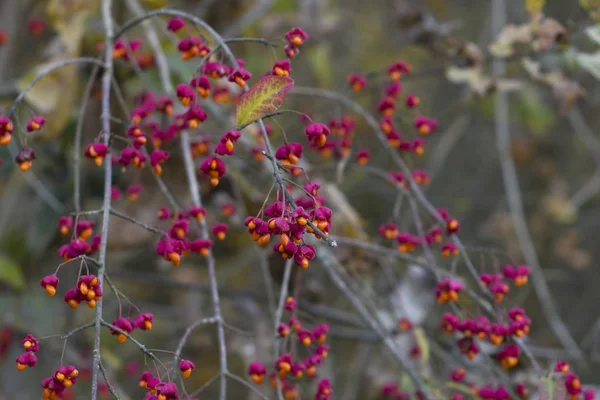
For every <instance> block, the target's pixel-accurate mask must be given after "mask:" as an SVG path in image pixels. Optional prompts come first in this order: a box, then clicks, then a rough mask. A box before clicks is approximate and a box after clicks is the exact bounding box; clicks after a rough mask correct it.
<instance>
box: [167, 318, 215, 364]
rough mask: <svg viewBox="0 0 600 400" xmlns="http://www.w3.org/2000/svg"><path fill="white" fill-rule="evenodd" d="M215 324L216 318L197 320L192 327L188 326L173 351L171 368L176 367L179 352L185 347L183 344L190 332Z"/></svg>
mask: <svg viewBox="0 0 600 400" xmlns="http://www.w3.org/2000/svg"><path fill="white" fill-rule="evenodd" d="M216 322H217V318H215V317H208V318H202V319H199V320H198V321H196V322H194V323H193V324H192V325H190V326H188V328H187V329H186V330H185V333H184V334H183V336H182V337H181V339H180V340H179V344H178V345H177V349H176V350H175V355H174V357H173V365H174V367H173V368H176V367H175V366H176V365H177V360H178V359H179V356H180V355H181V351H182V350H183V346H185V343H186V342H187V340H188V338H189V337H190V335H191V334H192V331H193V330H194V329H196V328H197V327H199V326H201V325H208V324H214V323H216Z"/></svg>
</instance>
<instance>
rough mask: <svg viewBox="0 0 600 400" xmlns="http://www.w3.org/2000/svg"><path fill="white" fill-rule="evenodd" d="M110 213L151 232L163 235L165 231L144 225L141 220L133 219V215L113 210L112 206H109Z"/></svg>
mask: <svg viewBox="0 0 600 400" xmlns="http://www.w3.org/2000/svg"><path fill="white" fill-rule="evenodd" d="M110 213H111V214H112V215H114V216H116V217H119V218H121V219H124V220H125V221H129V222H131V223H133V224H134V225H137V226H139V227H141V228H144V229H145V230H147V231H150V232H152V233H158V234H159V235H164V234H165V232H164V231H161V230H160V229H158V228H155V227H153V226H150V225H146V224H144V223H143V222H141V221H138V220H137V219H135V218H133V217H130V216H129V215H127V214H123V213H122V212H119V211H117V210H115V209H114V208H112V207H111V208H110Z"/></svg>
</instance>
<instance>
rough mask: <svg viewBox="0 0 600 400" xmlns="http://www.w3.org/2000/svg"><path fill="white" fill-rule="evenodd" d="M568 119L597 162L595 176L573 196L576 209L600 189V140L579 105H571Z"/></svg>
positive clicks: (572, 202) (572, 200)
mask: <svg viewBox="0 0 600 400" xmlns="http://www.w3.org/2000/svg"><path fill="white" fill-rule="evenodd" d="M567 119H568V120H569V123H570V124H571V128H572V129H573V131H575V134H576V135H577V136H578V137H579V140H581V142H582V143H583V144H584V146H585V148H586V149H588V150H589V152H590V154H591V155H592V158H593V159H594V163H595V164H596V173H595V174H594V176H593V177H592V178H591V179H590V180H589V182H588V183H586V185H585V186H584V187H582V188H581V189H579V191H578V192H577V193H575V194H574V195H573V197H572V198H571V204H572V205H573V206H574V207H575V208H576V209H579V208H580V207H581V206H582V205H583V204H584V203H586V202H587V201H589V200H590V199H591V198H593V197H594V195H596V194H597V193H598V191H600V177H599V176H600V140H598V138H597V137H596V135H595V134H594V131H593V130H592V128H590V126H589V125H588V123H587V122H586V121H585V118H584V117H583V114H582V113H581V110H580V109H579V107H577V105H574V106H573V107H571V110H570V111H569V113H568V114H567Z"/></svg>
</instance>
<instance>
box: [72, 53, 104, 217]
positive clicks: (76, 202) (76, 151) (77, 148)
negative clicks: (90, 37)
mask: <svg viewBox="0 0 600 400" xmlns="http://www.w3.org/2000/svg"><path fill="white" fill-rule="evenodd" d="M98 69H99V67H98V65H95V66H94V68H93V69H92V73H91V75H90V78H89V79H88V82H87V85H86V86H85V90H84V91H83V99H82V101H81V108H80V109H79V118H78V119H77V127H76V128H75V143H74V144H73V168H74V170H73V186H74V187H73V206H74V207H75V212H79V211H81V169H80V165H79V164H80V161H81V136H82V135H83V121H84V119H85V112H86V111H87V103H88V100H89V98H90V95H91V94H92V89H93V87H94V83H95V81H96V75H97V74H98Z"/></svg>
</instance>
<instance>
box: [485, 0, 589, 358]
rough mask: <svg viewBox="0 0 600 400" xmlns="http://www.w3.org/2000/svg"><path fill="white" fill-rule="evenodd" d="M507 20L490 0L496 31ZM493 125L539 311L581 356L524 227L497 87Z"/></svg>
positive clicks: (498, 68) (500, 3)
mask: <svg viewBox="0 0 600 400" xmlns="http://www.w3.org/2000/svg"><path fill="white" fill-rule="evenodd" d="M505 24H506V3H505V0H494V1H493V2H492V26H493V31H494V32H495V33H498V32H500V31H501V30H502V29H503V27H504V25H505ZM505 70H506V65H505V62H504V61H502V60H495V61H494V63H493V71H494V74H495V75H496V76H502V75H503V74H504V72H505ZM494 111H495V113H494V115H495V128H496V146H497V148H498V155H499V157H500V166H501V169H502V178H503V180H504V187H505V190H506V196H507V199H508V208H509V210H510V215H511V219H512V222H513V226H514V229H515V233H516V235H517V239H518V240H519V243H520V244H521V250H522V251H523V257H524V258H525V261H526V262H527V264H528V265H529V267H530V268H531V274H532V277H533V279H532V281H533V282H532V283H533V288H534V289H535V292H536V294H537V296H538V299H539V301H540V303H541V306H542V311H543V312H544V315H545V317H546V319H547V320H548V323H549V324H550V327H551V328H552V330H553V331H554V333H555V334H556V336H557V337H558V339H559V340H560V342H561V343H562V345H563V346H565V348H566V349H567V350H568V352H569V354H571V355H572V356H576V357H579V358H583V354H582V353H581V350H580V349H579V346H578V345H577V342H576V341H575V339H573V336H571V333H570V332H569V329H568V328H567V326H566V325H565V323H564V322H563V321H562V320H561V318H560V315H559V314H558V311H557V310H556V306H555V304H554V298H553V297H552V294H551V293H550V290H549V288H548V284H547V283H546V280H545V278H544V274H543V272H542V268H541V266H540V263H539V260H538V257H537V254H536V252H535V247H534V245H533V241H532V239H531V235H530V234H529V230H528V228H527V223H526V218H527V217H526V216H525V211H524V210H523V202H522V200H521V192H520V189H519V181H518V178H517V172H516V168H515V164H514V161H513V159H512V156H511V144H510V143H511V140H510V130H509V115H508V103H507V98H506V93H504V92H502V91H499V92H498V93H497V94H496V101H495V107H494Z"/></svg>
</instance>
